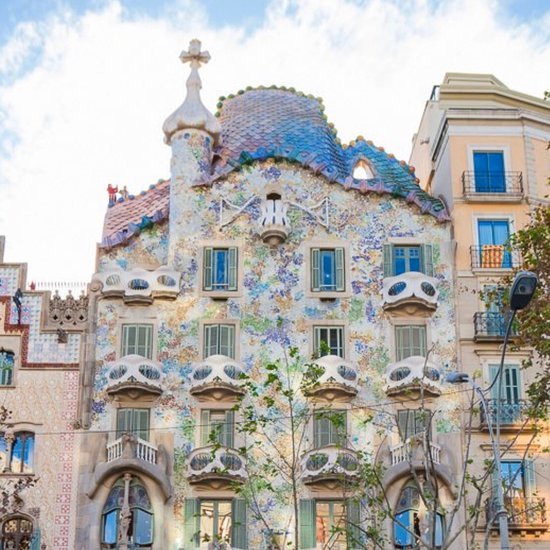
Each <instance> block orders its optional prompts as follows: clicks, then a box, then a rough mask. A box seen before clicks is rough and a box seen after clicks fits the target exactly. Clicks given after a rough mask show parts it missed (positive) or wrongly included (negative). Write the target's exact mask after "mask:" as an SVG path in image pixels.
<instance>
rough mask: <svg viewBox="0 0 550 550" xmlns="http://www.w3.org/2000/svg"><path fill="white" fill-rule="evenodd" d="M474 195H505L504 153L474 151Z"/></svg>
mask: <svg viewBox="0 0 550 550" xmlns="http://www.w3.org/2000/svg"><path fill="white" fill-rule="evenodd" d="M474 176H475V186H476V193H505V192H506V180H505V174H504V153H503V152H502V151H474Z"/></svg>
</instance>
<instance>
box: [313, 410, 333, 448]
mask: <svg viewBox="0 0 550 550" xmlns="http://www.w3.org/2000/svg"><path fill="white" fill-rule="evenodd" d="M331 426H332V422H331V421H330V417H329V416H328V413H326V412H324V413H319V414H317V415H316V416H315V418H314V422H313V444H314V447H315V448H316V449H320V448H321V447H326V446H327V445H330V444H331V439H332V429H331Z"/></svg>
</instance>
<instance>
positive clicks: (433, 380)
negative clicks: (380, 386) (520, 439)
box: [386, 355, 441, 397]
mask: <svg viewBox="0 0 550 550" xmlns="http://www.w3.org/2000/svg"><path fill="white" fill-rule="evenodd" d="M386 373H387V374H386V394H387V395H397V394H400V393H405V394H407V395H409V394H410V392H411V391H421V390H423V391H425V392H427V393H428V394H430V395H432V396H436V397H437V396H439V395H441V386H440V384H439V381H440V378H441V375H440V373H439V370H438V369H437V368H436V367H435V365H434V364H433V363H432V362H431V361H428V360H426V358H425V357H421V356H419V355H415V356H412V357H407V358H406V359H403V360H402V361H398V362H397V363H390V364H389V365H388V366H387V368H386Z"/></svg>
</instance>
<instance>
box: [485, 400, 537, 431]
mask: <svg viewBox="0 0 550 550" xmlns="http://www.w3.org/2000/svg"><path fill="white" fill-rule="evenodd" d="M497 402H498V400H497V399H488V400H487V413H488V415H489V419H490V421H491V425H492V426H495V425H496V421H497ZM528 408H529V405H528V403H527V401H525V400H524V399H520V400H519V401H517V402H516V403H510V402H509V401H507V400H506V399H501V400H500V424H501V426H514V425H517V424H522V423H523V422H524V421H525V419H526V417H527V410H528ZM480 415H481V424H482V425H484V426H487V425H488V421H487V420H488V419H487V416H486V413H485V410H484V409H483V408H482V409H481V411H480Z"/></svg>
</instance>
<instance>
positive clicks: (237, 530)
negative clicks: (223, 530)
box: [231, 498, 248, 550]
mask: <svg viewBox="0 0 550 550" xmlns="http://www.w3.org/2000/svg"><path fill="white" fill-rule="evenodd" d="M231 519H232V532H231V547H232V548H234V549H235V550H247V549H248V542H247V536H246V535H247V529H246V500H244V499H243V498H236V499H233V502H232V503H231Z"/></svg>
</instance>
